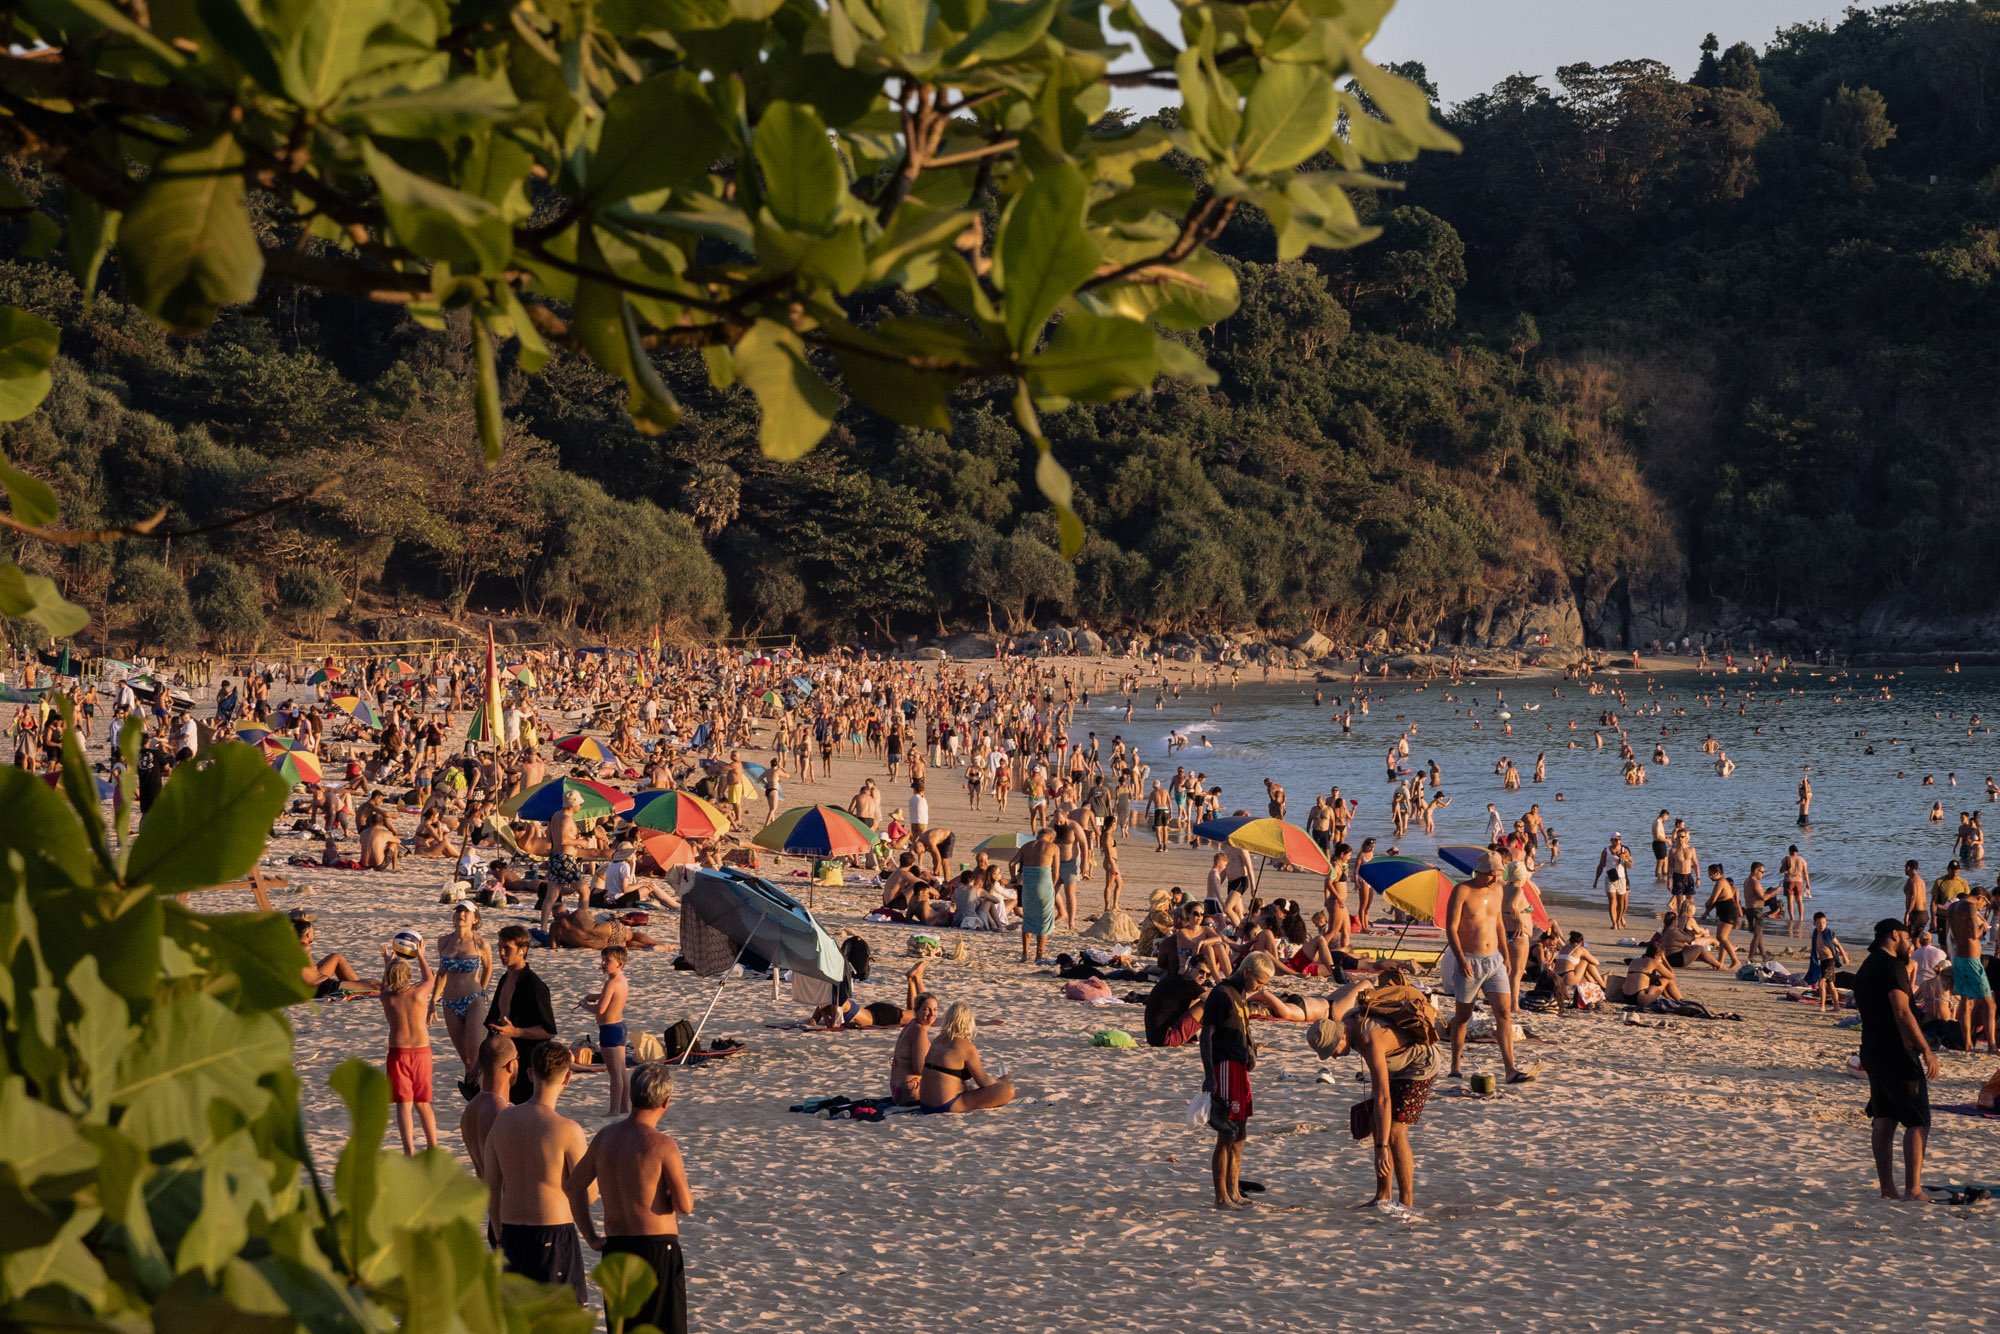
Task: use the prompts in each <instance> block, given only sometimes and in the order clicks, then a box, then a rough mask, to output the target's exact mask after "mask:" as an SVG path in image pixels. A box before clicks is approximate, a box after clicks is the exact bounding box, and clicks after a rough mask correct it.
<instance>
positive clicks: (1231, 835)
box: [1194, 815, 1333, 875]
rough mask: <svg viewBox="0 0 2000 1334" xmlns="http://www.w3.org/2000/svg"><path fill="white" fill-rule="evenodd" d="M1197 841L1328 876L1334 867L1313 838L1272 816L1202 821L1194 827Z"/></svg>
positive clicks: (1226, 817) (1227, 817) (1235, 817)
mask: <svg viewBox="0 0 2000 1334" xmlns="http://www.w3.org/2000/svg"><path fill="white" fill-rule="evenodd" d="M1194 836H1195V837H1196V838H1205V839H1208V840H1210V841H1211V842H1215V843H1227V844H1228V845H1229V846H1230V847H1232V848H1241V849H1243V851H1245V852H1254V853H1256V854H1257V855H1258V856H1259V857H1268V858H1269V859H1270V860H1272V861H1274V862H1279V863H1281V864H1289V865H1292V866H1296V867H1298V868H1299V869H1300V870H1301V871H1312V872H1315V873H1317V874H1319V875H1325V874H1327V873H1328V872H1330V871H1332V870H1333V865H1332V863H1330V862H1329V861H1327V859H1326V854H1325V853H1324V852H1321V851H1320V849H1319V844H1317V843H1315V842H1313V840H1312V835H1311V834H1308V833H1307V832H1306V831H1305V830H1303V829H1301V828H1299V827H1298V826H1297V825H1295V824H1292V823H1291V822H1290V821H1288V820H1278V819H1273V818H1272V817H1270V816H1251V815H1227V816H1224V817H1223V818H1221V819H1219V820H1203V821H1202V822H1201V823H1200V824H1198V825H1196V826H1195V827H1194Z"/></svg>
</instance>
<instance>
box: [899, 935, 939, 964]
mask: <svg viewBox="0 0 2000 1334" xmlns="http://www.w3.org/2000/svg"><path fill="white" fill-rule="evenodd" d="M904 952H905V953H906V954H908V955H909V956H910V957H911V958H913V959H935V958H937V957H938V956H939V955H941V954H943V953H944V942H943V941H942V940H939V939H938V938H937V937H936V936H933V935H927V934H925V933H924V932H921V931H919V932H917V933H916V934H914V935H912V936H911V937H910V944H909V948H908V949H907V950H905V951H904Z"/></svg>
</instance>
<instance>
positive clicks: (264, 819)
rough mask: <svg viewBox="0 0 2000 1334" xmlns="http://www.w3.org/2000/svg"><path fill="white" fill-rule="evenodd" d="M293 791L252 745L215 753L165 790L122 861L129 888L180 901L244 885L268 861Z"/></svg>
mask: <svg viewBox="0 0 2000 1334" xmlns="http://www.w3.org/2000/svg"><path fill="white" fill-rule="evenodd" d="M288 791H289V788H288V787H287V786H286V784H285V780H284V779H283V778H281V777H279V776H278V775H277V774H276V773H275V772H273V771H272V769H271V767H270V766H269V765H268V764H266V763H265V762H264V755H263V752H262V751H260V750H258V749H257V748H256V747H255V746H246V745H244V744H243V743H242V742H240V741H225V742H222V743H221V744H219V745H216V746H212V747H210V748H209V749H208V750H206V751H203V752H202V756H201V761H200V763H197V764H192V765H184V766H182V767H181V768H178V769H176V770H175V771H174V774H173V777H171V778H169V779H168V780H167V782H166V785H165V786H164V787H162V788H161V789H160V795H159V799H158V800H157V801H155V802H154V803H153V809H152V811H151V812H150V813H148V814H147V816H146V819H145V822H144V823H143V824H141V825H140V827H139V837H138V838H137V839H136V840H134V841H133V844H132V851H131V854H130V855H129V856H128V857H127V858H126V860H125V883H126V884H128V885H151V886H152V887H153V888H154V889H156V890H158V891H159V892H161V893H162V894H178V893H182V892H184V891H186V890H190V889H206V888H208V887H209V886H211V885H219V884H222V883H223V882H225V881H229V880H235V879H238V878H240V877H241V876H243V875H245V874H247V873H248V872H249V870H250V868H251V867H253V866H255V865H256V864H257V858H258V857H259V856H261V855H262V854H263V851H264V845H265V843H267V842H268V841H269V840H270V836H271V822H272V821H273V820H275V819H277V818H278V812H279V811H281V810H283V809H284V807H285V797H286V794H287V793H288Z"/></svg>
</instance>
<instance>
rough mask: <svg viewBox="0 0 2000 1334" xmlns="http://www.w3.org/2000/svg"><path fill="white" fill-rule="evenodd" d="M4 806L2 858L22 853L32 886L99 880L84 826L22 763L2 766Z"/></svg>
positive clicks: (41, 887)
mask: <svg viewBox="0 0 2000 1334" xmlns="http://www.w3.org/2000/svg"><path fill="white" fill-rule="evenodd" d="M0 810H4V812H8V818H6V820H0V858H4V856H6V854H8V852H18V854H20V858H22V866H24V870H26V874H28V884H30V886H32V888H34V890H38V892H46V890H52V888H58V886H70V888H74V886H86V884H96V876H98V872H96V858H92V856H90V844H88V842H84V830H80V828H78V826H76V814H74V812H72V810H70V804H68V802H64V800H62V796H58V794H56V790H54V788H50V786H48V784H46V782H42V780H40V778H38V776H34V774H30V772H28V770H24V768H14V766H12V764H8V766H0ZM4 964H6V958H4V956H0V966H4Z"/></svg>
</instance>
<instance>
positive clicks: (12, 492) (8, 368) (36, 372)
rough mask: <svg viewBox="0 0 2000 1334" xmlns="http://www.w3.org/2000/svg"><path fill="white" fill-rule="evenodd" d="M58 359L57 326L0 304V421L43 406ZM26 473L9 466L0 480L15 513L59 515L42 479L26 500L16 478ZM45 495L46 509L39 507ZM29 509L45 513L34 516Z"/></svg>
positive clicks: (34, 521) (22, 517) (46, 518)
mask: <svg viewBox="0 0 2000 1334" xmlns="http://www.w3.org/2000/svg"><path fill="white" fill-rule="evenodd" d="M55 359H56V326H55V325H53V324H50V323H49V322H48V321H47V320H45V319H42V318H40V317H38V316H35V315H30V314H29V313H28V312H27V311H25V310H22V309H20V308H19V307H17V306H0V422H11V421H19V420H20V419H21V418H23V417H25V416H27V415H28V414H29V413H31V412H33V411H34V410H35V409H36V408H38V407H40V406H41V402H42V400H43V399H44V398H46V397H48V393H49V367H50V366H51V365H53V364H54V362H55ZM16 477H22V478H23V480H31V479H27V478H25V477H24V476H23V474H20V473H16V472H14V470H13V469H11V468H9V469H7V471H6V473H5V474H0V482H4V483H5V485H6V487H7V492H8V495H9V497H10V498H11V499H12V500H13V502H14V517H15V518H17V519H20V520H21V521H22V522H24V523H32V524H45V523H48V522H50V521H51V520H53V519H54V518H55V517H56V498H55V493H54V492H52V491H50V490H49V489H48V487H46V486H43V485H42V483H40V482H34V483H33V485H34V486H35V487H37V488H40V489H39V493H38V494H37V495H33V496H30V497H28V498H27V501H26V504H25V505H24V503H23V498H22V495H21V492H20V491H18V490H17V489H16V488H15V482H14V479H15V478H16ZM44 497H46V503H47V508H46V511H44V510H42V509H40V508H38V505H39V504H40V502H41V500H42V498H44ZM30 513H41V514H43V516H44V517H42V518H39V519H31V518H29V517H28V515H29V514H30Z"/></svg>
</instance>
